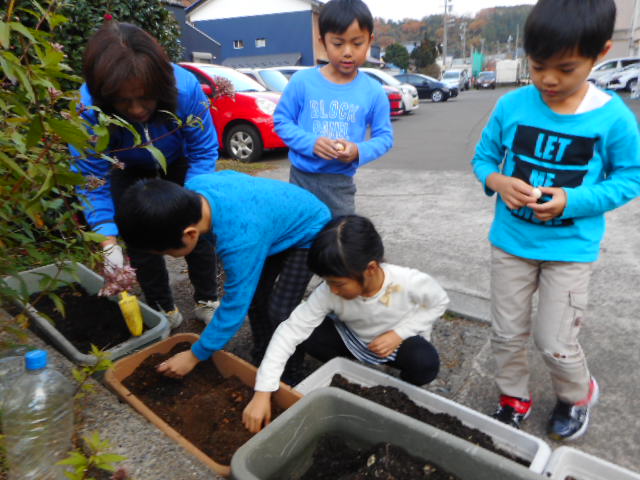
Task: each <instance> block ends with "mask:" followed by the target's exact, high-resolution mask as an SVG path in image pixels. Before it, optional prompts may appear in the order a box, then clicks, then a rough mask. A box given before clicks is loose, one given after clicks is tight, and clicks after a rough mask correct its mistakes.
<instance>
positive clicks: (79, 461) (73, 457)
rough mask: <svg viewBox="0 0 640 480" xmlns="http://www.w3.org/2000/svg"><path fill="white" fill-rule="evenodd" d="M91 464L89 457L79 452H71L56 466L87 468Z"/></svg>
mask: <svg viewBox="0 0 640 480" xmlns="http://www.w3.org/2000/svg"><path fill="white" fill-rule="evenodd" d="M88 464H89V462H88V460H87V457H85V456H84V455H83V454H82V453H79V452H71V453H69V456H68V457H67V458H65V459H62V460H60V461H59V462H58V463H57V464H56V465H72V466H76V467H79V466H87V465H88Z"/></svg>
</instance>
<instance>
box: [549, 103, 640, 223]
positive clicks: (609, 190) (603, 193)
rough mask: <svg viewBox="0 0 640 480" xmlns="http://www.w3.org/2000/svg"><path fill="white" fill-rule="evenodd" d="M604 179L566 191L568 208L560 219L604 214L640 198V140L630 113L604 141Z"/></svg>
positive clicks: (619, 120) (625, 114)
mask: <svg viewBox="0 0 640 480" xmlns="http://www.w3.org/2000/svg"><path fill="white" fill-rule="evenodd" d="M604 142H605V144H604V145H603V147H602V148H604V157H605V162H606V163H605V178H604V179H603V180H602V181H600V182H597V183H595V184H591V185H581V186H579V187H575V188H565V189H564V190H565V192H566V193H567V206H566V207H565V209H564V212H563V214H562V216H561V217H560V218H578V217H591V216H595V215H601V214H603V213H605V212H608V211H609V210H613V209H615V208H617V207H619V206H621V205H624V204H625V203H627V202H629V201H630V200H633V199H634V198H636V197H637V196H639V195H640V137H639V134H638V124H637V121H636V119H635V117H634V116H633V114H632V113H631V112H624V114H623V115H620V117H619V118H618V119H617V121H616V123H615V126H614V127H613V128H611V131H610V132H609V134H608V135H607V136H606V138H605V139H604Z"/></svg>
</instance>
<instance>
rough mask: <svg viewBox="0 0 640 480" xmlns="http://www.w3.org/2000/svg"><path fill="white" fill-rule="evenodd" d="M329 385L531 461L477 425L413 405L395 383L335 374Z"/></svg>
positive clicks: (515, 458) (463, 437)
mask: <svg viewBox="0 0 640 480" xmlns="http://www.w3.org/2000/svg"><path fill="white" fill-rule="evenodd" d="M331 386H332V387H338V388H341V389H343V390H346V391H347V392H351V393H354V394H356V395H358V396H359V397H362V398H366V399H367V400H371V401H373V402H376V403H378V404H380V405H383V406H385V407H387V408H390V409H392V410H395V411H396V412H400V413H403V414H405V415H408V416H410V417H412V418H415V419H416V420H420V421H421V422H424V423H428V424H429V425H432V426H434V427H436V428H439V429H440V430H444V431H445V432H448V433H450V434H452V435H455V436H456V437H459V438H462V439H464V440H467V441H468V442H471V443H473V444H475V445H478V446H480V447H482V448H485V449H487V450H490V451H492V452H494V453H497V454H498V455H502V456H503V457H507V458H509V459H511V460H513V461H515V462H517V463H519V464H521V465H524V466H526V467H528V466H529V464H530V462H529V461H528V460H524V459H522V458H519V457H517V456H515V455H513V454H512V453H510V452H507V451H505V450H502V449H501V448H498V447H496V446H495V444H494V443H493V439H492V438H491V437H490V436H489V435H487V434H486V433H484V432H481V431H480V430H478V429H476V428H471V427H467V426H466V425H464V424H463V423H462V422H461V421H460V420H459V419H458V418H456V417H453V416H451V415H449V414H447V413H433V412H431V411H430V410H429V409H427V408H424V407H420V406H418V405H416V404H415V403H414V402H413V401H412V400H411V399H410V398H409V397H408V396H407V395H406V394H405V393H404V392H401V391H400V390H398V389H397V388H395V387H389V386H383V385H377V386H375V387H363V386H362V385H358V384H356V383H351V382H349V380H347V379H346V378H344V377H343V376H342V375H334V376H333V379H332V380H331Z"/></svg>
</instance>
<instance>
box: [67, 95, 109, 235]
mask: <svg viewBox="0 0 640 480" xmlns="http://www.w3.org/2000/svg"><path fill="white" fill-rule="evenodd" d="M86 88H87V87H86V85H83V86H82V88H81V90H80V92H81V100H82V102H83V103H84V104H85V105H91V104H92V101H91V97H90V96H89V94H88V90H86ZM82 115H83V117H84V118H85V119H86V120H87V122H89V124H95V123H96V117H95V112H94V111H92V110H87V111H86V112H85V113H83V114H82ZM69 152H70V153H71V156H72V157H73V158H74V159H75V160H74V161H73V162H72V165H73V166H72V170H74V171H76V172H78V173H81V174H82V175H84V177H85V178H87V177H91V176H94V177H96V178H99V179H101V180H104V181H105V183H104V185H102V186H101V187H98V188H96V189H88V188H87V187H86V185H79V186H77V187H76V192H77V193H78V196H79V197H80V199H81V202H82V207H83V210H84V216H85V219H86V220H87V223H88V224H89V226H90V227H91V229H92V230H93V231H94V232H97V233H101V234H102V235H113V236H117V235H118V227H117V226H116V224H115V221H114V216H115V209H114V206H113V199H112V198H111V175H109V170H110V169H111V162H109V161H108V160H105V159H102V158H99V157H93V156H89V157H86V158H83V156H84V155H83V154H82V153H81V152H79V151H78V150H77V149H76V148H75V147H73V146H72V145H69Z"/></svg>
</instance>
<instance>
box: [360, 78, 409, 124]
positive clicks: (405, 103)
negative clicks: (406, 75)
mask: <svg viewBox="0 0 640 480" xmlns="http://www.w3.org/2000/svg"><path fill="white" fill-rule="evenodd" d="M360 71H361V72H364V73H366V74H367V75H369V76H370V77H371V78H373V79H374V80H377V81H378V82H380V83H381V84H382V85H388V86H390V87H395V88H397V89H398V90H400V92H401V93H402V110H403V113H409V112H412V111H413V110H416V109H417V108H418V107H420V98H419V97H418V91H417V89H416V88H415V87H414V86H413V85H411V84H409V83H403V82H401V81H400V80H398V79H397V78H396V77H394V76H393V75H391V74H389V73H387V72H384V71H382V70H380V69H378V68H365V67H361V68H360Z"/></svg>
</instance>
